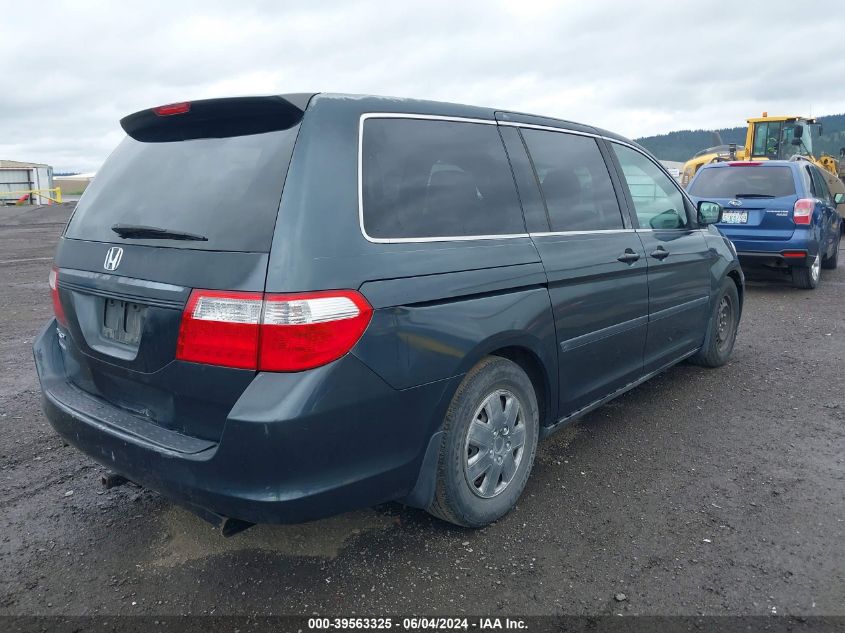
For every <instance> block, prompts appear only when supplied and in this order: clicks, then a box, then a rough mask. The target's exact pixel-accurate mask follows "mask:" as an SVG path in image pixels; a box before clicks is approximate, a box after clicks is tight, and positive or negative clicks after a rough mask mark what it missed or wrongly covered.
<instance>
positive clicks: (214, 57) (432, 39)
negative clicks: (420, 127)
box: [0, 0, 845, 171]
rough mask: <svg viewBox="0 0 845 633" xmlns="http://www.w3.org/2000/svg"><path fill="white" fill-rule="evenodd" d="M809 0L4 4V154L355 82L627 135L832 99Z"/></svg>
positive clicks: (820, 8)
mask: <svg viewBox="0 0 845 633" xmlns="http://www.w3.org/2000/svg"><path fill="white" fill-rule="evenodd" d="M834 5H835V3H823V2H818V3H815V2H811V3H809V4H808V5H807V6H803V5H802V8H801V9H800V10H798V11H796V9H795V5H794V3H792V2H786V1H782V0H768V1H766V2H745V3H741V4H740V3H737V2H724V1H718V0H711V1H710V2H707V3H701V2H698V3H673V4H670V3H666V2H657V1H651V2H646V1H642V2H636V3H633V2H631V3H623V2H606V1H600V0H594V1H593V2H577V3H576V2H551V1H529V0H522V1H520V2H513V1H510V2H499V3H497V2H492V1H486V2H476V1H466V2H440V1H436V0H427V1H425V2H420V1H416V0H405V1H403V2H382V3H377V2H342V1H340V0H337V1H332V0H323V1H317V0H315V1H312V2H309V3H292V2H290V3H282V2H273V1H258V2H249V1H247V0H243V1H241V2H238V3H233V2H231V1H225V2H224V1H218V0H205V1H199V0H197V1H194V0H181V1H179V2H176V1H174V0H170V1H168V2H165V1H162V0H147V1H145V2H143V3H141V2H137V3H113V2H106V1H93V0H77V1H72V2H71V1H68V2H50V1H42V2H40V3H39V10H38V14H39V15H43V16H46V17H45V19H43V20H40V21H38V22H37V23H35V22H33V21H32V20H33V13H32V11H31V8H30V7H28V6H27V4H26V3H8V4H7V5H6V7H5V8H4V12H3V13H4V16H3V21H2V22H0V58H2V59H4V60H5V61H6V62H7V63H6V67H7V68H12V69H13V70H14V72H13V73H11V74H10V75H7V76H6V77H5V79H6V81H5V82H4V89H3V91H2V92H0V157H2V158H12V159H19V160H33V161H39V162H47V163H50V164H52V165H54V166H55V167H56V169H59V170H67V169H74V170H85V171H87V170H93V169H97V168H98V167H99V165H100V164H101V163H102V161H103V159H104V158H105V157H106V156H107V154H108V152H109V151H110V149H111V148H112V147H114V146H115V145H116V144H117V142H118V141H119V140H120V138H121V136H122V132H121V130H120V127H119V125H118V120H119V119H120V118H121V117H122V116H124V115H126V114H128V113H130V112H133V111H136V110H139V109H143V108H147V107H150V106H154V105H158V104H161V103H168V102H173V101H181V100H186V99H195V98H205V97H213V96H231V95H242V94H272V93H283V92H307V91H327V92H353V93H372V94H385V95H395V96H407V97H421V98H428V99H439V100H444V101H457V102H462V103H471V104H477V105H489V106H496V107H499V108H502V109H513V110H520V111H527V112H534V113H538V114H544V115H548V116H555V117H561V118H565V119H569V120H575V121H582V122H585V123H590V124H593V125H598V126H600V127H604V128H607V129H610V130H613V131H616V132H619V133H622V134H625V135H627V136H631V137H637V136H642V135H648V134H654V133H661V132H667V131H670V130H675V129H684V128H702V127H725V126H733V125H741V124H742V123H743V121H744V119H745V118H747V117H749V116H752V115H756V114H758V113H759V112H761V111H763V110H768V111H769V112H772V113H775V112H783V113H785V112H790V113H797V114H805V113H810V111H812V113H813V114H816V115H818V114H832V113H838V112H842V111H845V82H841V81H839V79H840V78H841V77H842V76H845V55H843V54H842V51H841V43H840V42H841V33H842V32H844V31H845V18H843V17H842V15H843V14H842V12H839V11H835V8H836V7H835V6H834Z"/></svg>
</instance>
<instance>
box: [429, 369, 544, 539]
mask: <svg viewBox="0 0 845 633" xmlns="http://www.w3.org/2000/svg"><path fill="white" fill-rule="evenodd" d="M444 430H445V437H444V438H443V442H442V444H441V446H440V458H439V461H438V465H437V487H436V489H435V493H434V499H433V501H432V503H431V505H430V506H429V507H428V508H427V510H428V512H430V513H431V514H433V515H434V516H436V517H439V518H441V519H443V520H444V521H449V522H450V523H454V524H456V525H460V526H463V527H473V528H477V527H482V526H485V525H487V524H489V523H492V522H493V521H495V520H497V519H499V518H501V517H502V516H504V515H505V514H507V513H508V512H509V511H510V510H511V509H512V508H513V507H514V505H516V502H517V500H518V499H519V496H520V494H522V491H523V489H524V488H525V483H526V482H527V481H528V475H529V474H530V473H531V467H532V466H533V464H534V455H535V453H536V451H537V440H538V437H539V431H540V416H539V410H538V406H537V395H536V393H535V391H534V386H533V385H532V383H531V380H530V379H529V378H528V376H527V375H526V373H525V372H524V371H523V370H522V368H521V367H520V366H519V365H517V364H516V363H514V362H512V361H510V360H507V359H506V358H501V357H498V356H488V357H486V358H484V359H483V360H482V361H481V362H479V363H478V364H477V365H476V366H475V367H473V368H472V369H471V370H470V372H469V373H468V374H467V375H466V376H465V377H464V379H463V381H462V382H461V384H460V386H459V387H458V390H457V391H456V392H455V395H454V397H453V398H452V403H451V404H450V405H449V410H448V411H447V412H446V418H445V420H444Z"/></svg>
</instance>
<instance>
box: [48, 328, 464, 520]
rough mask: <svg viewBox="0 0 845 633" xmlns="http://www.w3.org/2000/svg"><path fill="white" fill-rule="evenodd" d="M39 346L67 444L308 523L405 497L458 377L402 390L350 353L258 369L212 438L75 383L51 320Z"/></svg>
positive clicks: (145, 477) (170, 485) (181, 486)
mask: <svg viewBox="0 0 845 633" xmlns="http://www.w3.org/2000/svg"><path fill="white" fill-rule="evenodd" d="M33 351H34V355H35V363H36V367H37V370H38V376H39V379H40V381H41V386H42V392H43V399H42V403H43V408H44V412H45V414H46V416H47V418H48V420H49V421H50V423H51V424H52V426H53V427H54V428H55V429H56V431H57V432H58V433H59V434H60V435H61V436H62V437H63V438H65V439H66V440H67V441H68V442H69V443H71V444H72V445H74V446H75V447H77V448H78V449H79V450H81V451H82V452H84V453H86V454H87V455H89V456H91V457H92V458H93V459H95V460H96V461H98V462H99V463H101V464H103V465H104V466H105V467H107V468H108V469H109V470H112V471H114V472H115V473H118V474H120V475H122V476H124V477H126V478H127V479H129V480H131V481H134V482H136V483H138V484H140V485H142V486H145V487H148V488H151V489H153V490H156V491H158V492H160V493H162V494H163V495H165V496H167V497H169V498H171V499H173V500H174V501H176V502H179V503H183V504H185V505H187V506H193V507H200V508H205V509H208V510H211V511H213V512H215V513H217V514H220V515H224V516H228V517H232V518H236V519H242V520H244V521H249V522H253V523H289V522H300V521H306V520H311V519H316V518H320V517H324V516H329V515H332V514H336V513H339V512H343V511H346V510H351V509H354V508H360V507H367V506H371V505H375V504H377V503H382V502H385V501H390V500H397V499H402V498H404V497H406V496H407V495H408V494H409V493H410V492H411V490H412V489H413V488H414V485H415V483H416V482H417V479H418V475H419V472H420V466H421V464H422V462H423V457H424V455H425V453H426V448H427V447H428V444H429V439H430V438H431V436H432V434H433V433H434V432H435V431H436V430H437V428H438V427H439V421H440V420H442V413H443V411H442V410H441V408H442V409H445V406H446V403H445V402H444V400H446V399H447V394H449V393H451V391H450V386H451V385H452V383H453V382H454V380H455V379H454V378H452V379H448V380H443V381H438V382H434V383H429V384H427V385H423V386H420V387H416V388H413V389H406V390H401V391H397V390H395V389H393V388H391V387H390V386H389V385H387V384H386V383H385V382H384V381H383V380H381V378H379V377H378V376H377V375H376V374H375V373H373V372H372V371H371V370H369V369H368V368H367V367H366V366H365V365H364V364H363V363H361V362H360V361H359V360H358V359H357V358H355V357H354V356H353V355H351V354H349V355H347V356H345V357H344V358H342V359H340V360H338V361H335V362H334V363H331V364H329V365H326V366H324V367H320V368H318V369H315V370H311V371H307V372H302V373H295V374H269V373H260V374H257V375H256V377H255V379H254V380H253V382H252V383H251V384H250V386H249V387H248V388H247V389H246V391H245V392H244V394H243V395H242V396H241V398H240V399H239V400H238V402H237V403H236V404H235V406H234V408H233V409H232V411H231V412H230V413H229V416H228V418H227V421H226V425H225V428H224V430H223V434H222V436H221V439H220V441H219V442H217V443H214V442H209V441H207V440H202V439H199V438H194V437H190V436H186V435H183V434H180V433H177V432H175V431H171V430H168V429H164V428H162V427H161V426H158V425H156V424H154V423H153V422H151V421H149V420H146V419H144V418H141V417H138V416H135V415H132V414H129V413H127V412H125V411H124V410H123V409H120V408H118V407H115V406H114V405H111V404H110V403H107V402H105V401H103V400H100V399H97V398H95V397H94V396H91V395H90V394H87V393H86V392H84V391H81V390H79V389H78V388H77V387H75V386H74V385H72V384H70V383H69V382H68V381H67V380H66V377H65V372H64V362H63V352H62V350H61V346H60V340H59V335H58V333H57V328H56V323H55V321H51V322H50V323H49V324H48V325H47V327H45V328H44V330H43V331H42V332H41V334H40V335H39V336H38V338H37V339H36V341H35V344H34V347H33Z"/></svg>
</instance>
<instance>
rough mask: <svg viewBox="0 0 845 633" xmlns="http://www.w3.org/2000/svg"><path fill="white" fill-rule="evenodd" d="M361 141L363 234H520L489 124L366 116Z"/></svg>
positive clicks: (510, 184) (511, 189)
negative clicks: (364, 232) (367, 117)
mask: <svg viewBox="0 0 845 633" xmlns="http://www.w3.org/2000/svg"><path fill="white" fill-rule="evenodd" d="M362 143H363V144H362V165H361V168H362V174H361V178H362V181H361V185H362V212H363V224H364V230H365V231H366V233H367V235H369V236H370V237H373V238H379V239H402V238H406V239H407V238H430V237H435V238H436V237H468V236H486V235H512V234H522V233H525V223H524V221H523V218H522V210H521V208H520V206H519V199H518V198H517V195H516V187H515V185H514V181H513V175H512V174H511V170H510V166H509V165H508V161H507V156H506V154H505V150H504V147H503V145H502V140H501V138H500V137H499V132H498V130H497V128H496V126H495V125H485V124H480V123H462V122H455V121H436V120H426V119H402V118H384V119H379V118H369V119H366V120H365V121H364V131H363V139H362Z"/></svg>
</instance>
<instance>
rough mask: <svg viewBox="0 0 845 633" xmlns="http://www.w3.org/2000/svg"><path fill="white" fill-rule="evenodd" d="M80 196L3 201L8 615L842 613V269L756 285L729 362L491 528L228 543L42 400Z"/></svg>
mask: <svg viewBox="0 0 845 633" xmlns="http://www.w3.org/2000/svg"><path fill="white" fill-rule="evenodd" d="M67 212H68V207H67V206H65V207H49V208H41V209H31V208H13V209H11V210H10V209H0V308H2V310H0V425H2V431H3V432H2V435H1V436H0V569H2V574H0V615H2V614H6V615H23V614H63V615H73V614H79V615H86V614H157V615H167V614H183V613H190V614H216V615H228V614H239V615H267V614H301V615H310V614H321V615H326V614H337V615H350V614H354V613H357V614H362V615H379V614H385V613H405V614H452V615H456V614H462V613H466V614H490V615H494V616H495V615H500V616H504V615H507V614H522V615H527V614H561V613H566V614H580V615H601V614H613V613H625V614H634V613H636V614H661V615H666V614H683V615H695V614H709V615H714V614H715V615H728V614H730V615H737V614H760V615H762V614H771V613H775V612H776V613H778V614H793V615H801V616H812V615H837V614H838V615H845V547H843V543H845V538H843V532H844V531H845V523H843V520H845V468H843V465H845V464H844V463H843V462H844V461H845V441H844V440H843V438H844V437H845V432H843V422H845V396H844V395H843V394H845V267H840V268H839V269H838V270H836V271H823V276H822V283H821V286H820V287H819V289H818V290H816V291H814V292H807V291H799V290H795V289H793V288H792V287H790V285H788V284H787V283H786V282H753V283H750V284H749V287H748V292H747V298H746V308H745V314H744V317H743V320H742V324H741V327H740V334H739V338H738V340H737V345H736V350H735V353H734V357H733V360H732V362H731V363H730V364H729V365H727V366H726V367H724V368H721V369H718V370H705V369H700V368H696V367H692V366H690V365H680V366H678V367H675V368H673V369H671V370H670V371H668V372H666V373H665V374H663V375H661V376H659V377H657V378H655V379H654V380H652V381H650V382H648V383H646V384H645V385H643V386H641V387H639V388H637V389H635V390H633V391H632V392H630V393H628V394H627V395H625V396H623V397H622V398H620V399H618V400H616V401H615V402H613V403H611V404H608V405H606V406H604V407H602V408H600V409H598V410H597V411H595V412H593V413H592V414H591V415H589V416H587V417H586V418H585V419H583V420H582V421H581V423H579V424H578V425H577V426H575V427H573V428H570V429H567V430H565V431H562V432H561V433H559V434H557V435H555V436H553V437H552V438H550V439H549V440H547V441H546V442H544V443H543V444H542V445H541V446H540V449H539V452H538V457H537V463H536V465H535V467H534V473H533V475H532V477H531V479H530V481H529V483H528V487H527V489H526V491H525V494H524V495H523V497H522V499H521V502H520V504H519V507H518V508H517V509H516V510H515V511H514V512H512V513H511V514H509V515H508V516H507V517H505V518H504V519H502V520H500V521H499V522H497V523H496V524H494V525H492V526H490V527H488V528H486V529H483V530H478V531H468V530H463V529H459V528H455V527H452V526H449V525H446V524H444V523H442V522H439V521H437V520H435V519H433V518H431V517H429V516H428V515H427V514H425V513H424V512H421V511H417V510H413V509H408V508H405V507H403V506H400V505H398V504H388V505H384V506H380V507H377V508H373V509H369V510H362V511H360V512H354V513H350V514H345V515H342V516H339V517H335V518H333V519H328V520H324V521H319V522H314V523H309V524H304V525H297V526H283V527H279V526H259V527H256V528H253V529H251V530H248V531H247V532H244V533H242V534H240V535H237V536H235V537H233V538H230V539H224V538H223V537H221V536H220V535H219V533H218V532H217V531H215V530H214V529H213V528H211V527H210V526H208V525H207V524H205V523H204V522H202V521H201V520H200V519H198V518H195V517H194V516H193V515H191V514H189V513H188V512H186V511H184V510H182V509H180V508H178V507H175V506H173V505H171V504H170V503H168V502H167V501H165V500H163V499H162V498H161V497H159V496H158V495H157V494H155V493H153V492H150V491H146V490H141V489H139V488H135V487H133V486H124V487H121V488H116V489H112V490H109V491H103V490H102V489H101V487H100V485H99V477H100V474H101V472H102V468H101V467H99V466H98V465H97V464H95V463H94V462H93V461H91V460H89V459H88V458H87V457H85V456H83V455H81V454H80V453H78V452H77V451H76V450H74V449H73V448H70V447H66V446H63V444H62V442H61V440H60V439H59V438H58V437H57V436H56V435H55V434H54V433H53V431H52V429H51V428H50V426H49V425H48V423H47V421H46V420H45V418H44V416H43V415H42V413H41V410H40V406H39V390H38V381H37V378H36V376H35V370H34V367H33V363H32V356H31V350H30V347H31V344H32V340H33V337H34V336H35V334H36V333H37V331H38V330H39V328H40V327H41V326H42V324H43V323H44V322H45V321H46V320H47V319H48V317H49V315H50V314H51V307H50V299H49V293H48V288H47V283H46V280H47V272H48V270H49V267H50V261H49V259H50V257H51V255H52V251H53V247H54V244H55V240H56V238H57V237H58V235H59V234H60V232H61V230H62V227H63V225H64V221H65V219H66V217H67ZM617 594H625V595H624V596H618V595H617ZM617 598H620V599H621V600H617Z"/></svg>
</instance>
